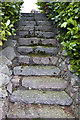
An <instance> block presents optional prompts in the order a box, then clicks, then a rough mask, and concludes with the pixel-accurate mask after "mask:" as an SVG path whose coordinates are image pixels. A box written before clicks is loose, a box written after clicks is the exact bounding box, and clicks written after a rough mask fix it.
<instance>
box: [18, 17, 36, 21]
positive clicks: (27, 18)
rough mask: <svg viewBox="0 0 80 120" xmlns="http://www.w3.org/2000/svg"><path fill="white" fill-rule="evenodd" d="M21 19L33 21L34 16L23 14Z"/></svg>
mask: <svg viewBox="0 0 80 120" xmlns="http://www.w3.org/2000/svg"><path fill="white" fill-rule="evenodd" d="M20 20H21V21H35V18H34V16H31V17H25V16H22V17H21V19H20Z"/></svg>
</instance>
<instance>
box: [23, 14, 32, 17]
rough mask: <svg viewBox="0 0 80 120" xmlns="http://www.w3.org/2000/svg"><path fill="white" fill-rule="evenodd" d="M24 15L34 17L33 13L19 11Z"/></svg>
mask: <svg viewBox="0 0 80 120" xmlns="http://www.w3.org/2000/svg"><path fill="white" fill-rule="evenodd" d="M21 15H22V16H24V17H34V13H21Z"/></svg>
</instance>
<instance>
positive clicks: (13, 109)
mask: <svg viewBox="0 0 80 120" xmlns="http://www.w3.org/2000/svg"><path fill="white" fill-rule="evenodd" d="M69 111H70V112H69ZM7 118H8V119H10V118H14V119H17V118H18V119H19V118H25V119H26V118H72V120H73V119H74V114H73V112H72V110H71V109H70V107H61V106H46V105H24V104H19V103H15V104H11V105H10V106H9V111H8V113H7ZM21 120H22V119H21ZM30 120H31V119H30ZM34 120H35V119H34ZM36 120H38V119H36Z"/></svg>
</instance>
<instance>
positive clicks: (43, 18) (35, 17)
mask: <svg viewBox="0 0 80 120" xmlns="http://www.w3.org/2000/svg"><path fill="white" fill-rule="evenodd" d="M20 20H23V21H48V19H47V18H46V17H45V16H44V17H40V16H39V17H37V16H32V17H26V16H22V17H21V19H20Z"/></svg>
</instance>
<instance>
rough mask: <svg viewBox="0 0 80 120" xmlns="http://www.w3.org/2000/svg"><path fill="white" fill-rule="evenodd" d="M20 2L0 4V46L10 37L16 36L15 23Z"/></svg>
mask: <svg viewBox="0 0 80 120" xmlns="http://www.w3.org/2000/svg"><path fill="white" fill-rule="evenodd" d="M22 4H23V1H22V2H1V3H0V6H1V10H0V20H1V28H0V45H1V46H2V45H3V42H4V41H7V38H8V37H9V36H11V35H16V29H15V27H14V25H15V23H16V22H17V21H18V20H19V16H20V8H21V5H22Z"/></svg>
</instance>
